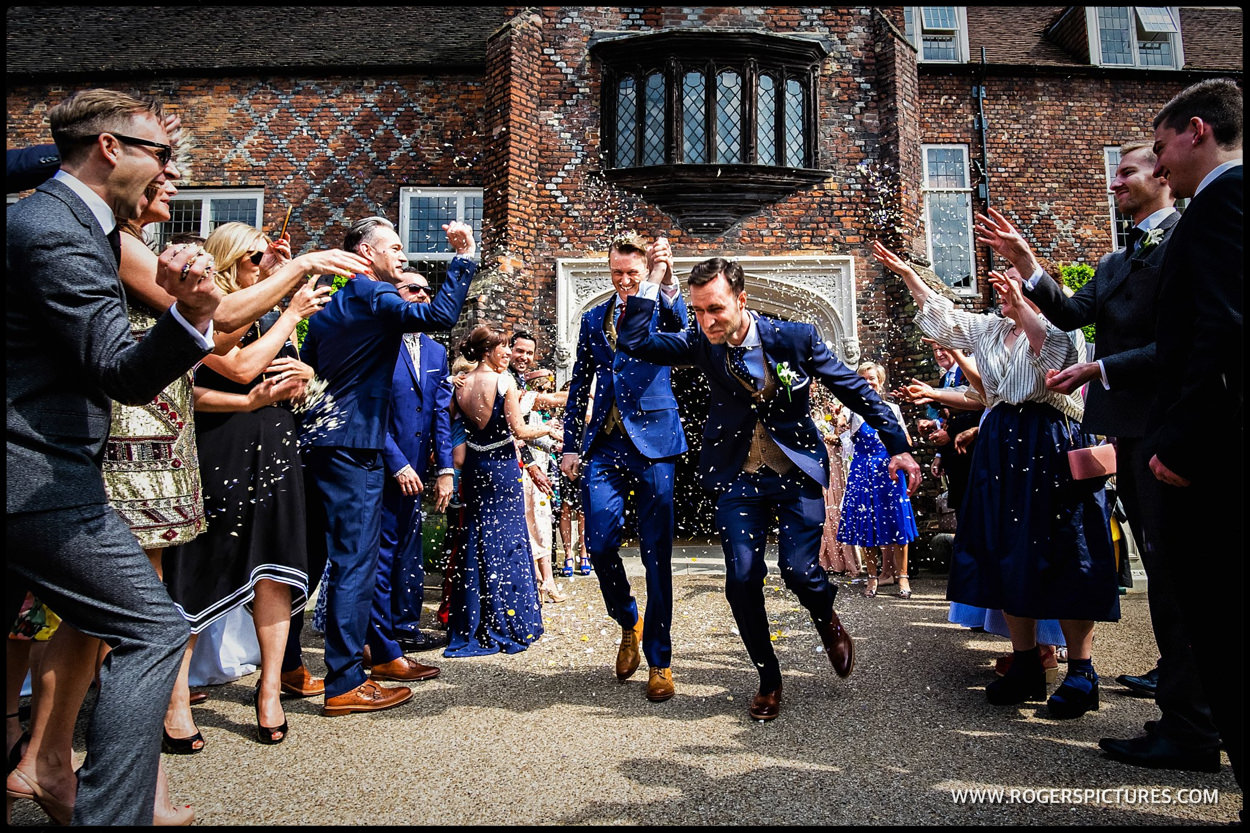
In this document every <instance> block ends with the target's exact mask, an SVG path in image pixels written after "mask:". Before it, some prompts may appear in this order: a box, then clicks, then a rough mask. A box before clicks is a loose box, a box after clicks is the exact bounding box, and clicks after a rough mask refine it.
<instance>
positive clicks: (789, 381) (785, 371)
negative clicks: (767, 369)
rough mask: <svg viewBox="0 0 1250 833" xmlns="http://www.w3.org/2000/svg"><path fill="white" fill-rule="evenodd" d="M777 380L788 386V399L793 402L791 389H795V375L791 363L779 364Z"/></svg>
mask: <svg viewBox="0 0 1250 833" xmlns="http://www.w3.org/2000/svg"><path fill="white" fill-rule="evenodd" d="M776 370H777V379H778V380H779V381H780V382H781V384H783V385H785V386H786V398H787V399H791V400H793V398H794V397H793V396H792V395H791V389H792V388H793V387H794V380H795V375H794V371H793V370H791V369H790V363H789V362H777V368H776Z"/></svg>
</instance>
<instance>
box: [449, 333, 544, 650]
mask: <svg viewBox="0 0 1250 833" xmlns="http://www.w3.org/2000/svg"><path fill="white" fill-rule="evenodd" d="M460 352H461V353H462V354H463V355H464V357H465V358H467V359H468V360H469V361H475V362H478V366H477V368H476V369H475V370H473V372H472V373H470V374H468V376H467V377H466V378H465V383H464V385H463V386H461V387H460V389H459V390H457V391H456V405H457V407H458V408H459V409H460V411H461V413H462V414H463V415H464V426H465V434H466V439H467V443H466V445H467V449H466V453H465V460H464V469H463V470H462V472H461V475H460V488H461V502H462V503H463V504H464V511H465V524H464V526H465V528H464V531H463V533H462V534H463V536H464V538H463V541H462V544H461V550H460V559H459V563H457V564H456V567H455V575H454V578H453V585H452V591H451V604H450V609H449V611H448V621H447V629H448V633H449V635H450V639H449V641H448V644H447V648H446V650H445V651H443V656H445V657H473V656H482V655H485V654H494V653H498V652H500V651H502V652H503V653H505V654H515V653H517V652H518V651H524V650H525V649H526V648H528V647H529V645H530V643H532V642H534V641H535V640H537V639H538V637H540V636H542V633H543V624H542V613H541V610H542V608H541V605H540V603H539V599H538V583H537V581H536V580H535V578H534V560H533V557H532V556H531V553H530V544H529V531H528V529H527V527H526V522H525V496H524V492H523V488H522V484H521V469H520V466H519V464H518V459H517V450H516V442H515V440H517V439H522V440H529V439H534V438H536V437H542V436H549V435H550V430H549V428H548V427H547V426H546V425H540V426H530V425H527V424H526V422H525V420H524V419H523V417H522V416H521V408H520V402H519V399H520V394H519V392H518V391H517V388H516V382H515V380H514V379H513V377H512V374H510V373H506V372H505V371H506V370H507V368H508V362H509V360H510V359H511V350H510V348H509V347H508V342H507V337H506V333H505V332H504V330H503V329H502V328H501V327H499V326H497V325H492V324H479V325H477V326H476V327H474V328H473V331H472V332H471V333H469V337H468V339H467V340H466V341H465V343H464V344H463V345H462V346H461V348H460Z"/></svg>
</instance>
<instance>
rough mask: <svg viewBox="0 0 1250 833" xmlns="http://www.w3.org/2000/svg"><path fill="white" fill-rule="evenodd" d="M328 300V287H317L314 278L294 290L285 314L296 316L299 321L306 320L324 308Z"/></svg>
mask: <svg viewBox="0 0 1250 833" xmlns="http://www.w3.org/2000/svg"><path fill="white" fill-rule="evenodd" d="M329 300H330V287H328V286H321V287H319V286H317V278H316V277H315V276H314V277H311V278H309V279H308V280H307V281H305V283H304V285H303V286H301V287H300V288H299V289H297V290H295V294H294V295H292V296H291V303H290V304H289V305H288V306H287V312H288V313H290V314H292V315H298V316H299V317H300V318H301V319H302V318H308V317H309V316H311V315H312V314H313V313H315V312H317V311H318V310H319V309H321V308H322V307H324V306H325V305H326V303H327V302H329Z"/></svg>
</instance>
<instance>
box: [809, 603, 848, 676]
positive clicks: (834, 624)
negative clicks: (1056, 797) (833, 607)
mask: <svg viewBox="0 0 1250 833" xmlns="http://www.w3.org/2000/svg"><path fill="white" fill-rule="evenodd" d="M829 615H830V619H829V621H828V622H825V623H823V624H822V623H820V622H816V623H815V624H816V632H817V633H819V634H820V641H821V642H822V643H823V644H824V646H825V653H826V654H828V655H829V662H830V663H831V664H832V665H833V670H834V673H836V674H837V675H838V676H839V677H849V676H851V672H852V671H853V670H855V643H853V642H851V635H850V634H849V633H847V632H846V628H844V627H842V622H841V620H840V619H838V614H837V613H830V614H829Z"/></svg>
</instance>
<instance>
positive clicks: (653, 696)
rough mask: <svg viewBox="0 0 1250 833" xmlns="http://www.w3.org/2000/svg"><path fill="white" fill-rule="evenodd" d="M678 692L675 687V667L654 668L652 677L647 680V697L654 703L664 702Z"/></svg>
mask: <svg viewBox="0 0 1250 833" xmlns="http://www.w3.org/2000/svg"><path fill="white" fill-rule="evenodd" d="M676 693H677V689H675V688H673V669H671V668H652V669H651V678H650V679H649V680H647V699H648V700H650V701H651V702H653V703H663V702H664V701H665V700H667V699H668V698H670V697H672V696H673V695H674V694H676Z"/></svg>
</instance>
